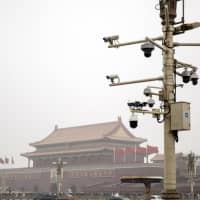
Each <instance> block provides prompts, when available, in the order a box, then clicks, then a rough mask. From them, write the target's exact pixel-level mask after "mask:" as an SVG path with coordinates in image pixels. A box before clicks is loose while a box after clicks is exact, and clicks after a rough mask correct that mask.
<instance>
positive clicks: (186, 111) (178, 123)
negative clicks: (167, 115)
mask: <svg viewBox="0 0 200 200" xmlns="http://www.w3.org/2000/svg"><path fill="white" fill-rule="evenodd" d="M171 130H172V131H175V130H177V131H186V130H190V103H188V102H175V103H172V104H171Z"/></svg>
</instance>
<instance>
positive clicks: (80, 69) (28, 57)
mask: <svg viewBox="0 0 200 200" xmlns="http://www.w3.org/2000/svg"><path fill="white" fill-rule="evenodd" d="M158 2H159V1H158V0H151V1H150V0H140V1H136V0H123V1H119V0H109V1H108V0H101V1H94V0H84V1H81V0H73V1H72V0H34V1H33V0H17V1H16V0H6V1H3V0H2V1H0V36H1V37H0V91H1V99H0V137H1V142H0V157H3V158H4V157H5V156H8V157H11V156H14V158H15V167H21V166H27V160H26V159H25V158H23V157H21V156H20V154H21V153H25V152H28V151H33V150H34V149H33V148H31V147H30V146H29V143H32V142H35V141H38V140H40V139H43V138H44V137H46V136H47V135H48V134H49V133H50V132H51V131H52V130H53V129H54V126H55V124H57V125H58V126H59V127H69V126H78V125H85V124H92V123H100V122H106V121H114V120H117V117H118V116H121V117H122V121H123V122H124V124H125V125H126V126H127V127H128V120H129V117H130V112H129V110H128V107H127V101H128V100H146V98H145V97H144V95H143V89H144V88H145V87H146V86H147V85H151V86H152V85H154V86H160V83H157V82H154V83H143V84H137V85H127V86H121V87H114V88H111V87H109V86H108V81H107V80H106V79H105V76H106V75H107V74H113V73H117V74H119V75H120V77H121V80H122V81H127V80H135V79H141V78H150V77H154V76H159V75H161V74H162V56H161V51H160V50H159V49H156V50H155V51H154V52H153V55H152V57H151V58H149V59H147V58H145V57H144V56H143V53H142V52H141V50H140V45H135V46H127V47H122V48H119V49H108V48H107V45H106V44H105V43H104V42H103V40H102V38H103V37H104V36H108V35H115V34H119V35H120V41H131V40H138V39H143V38H144V37H145V36H149V37H155V36H159V35H161V34H162V32H161V26H160V18H159V12H158V10H156V9H155V5H156V4H157V3H158ZM199 7H200V2H199V1H197V0H190V1H187V0H186V6H185V18H186V22H194V21H200V14H199ZM179 17H181V16H180V13H179ZM199 34H200V29H199V30H198V29H197V30H193V31H190V32H187V33H185V34H184V35H181V36H177V37H176V38H175V40H176V41H194V42H200V38H199ZM199 50H200V47H178V48H177V49H176V55H175V56H176V58H177V59H179V60H182V61H184V62H188V63H191V64H193V65H196V66H198V65H199V64H200V60H199V52H200V51H199ZM178 80H179V81H178V82H179V83H182V81H181V80H180V79H178ZM199 89H200V87H199V85H198V86H192V85H191V83H189V84H188V85H185V87H184V88H183V89H180V88H179V89H178V91H177V97H178V100H181V101H189V102H191V113H192V114H191V115H192V116H191V118H192V119H191V126H192V130H191V131H186V132H180V134H179V143H178V144H177V145H176V146H177V148H176V149H177V150H176V151H177V152H180V151H182V152H184V153H189V151H194V152H195V153H198V154H200V149H199V141H200V135H199V127H200V126H199V122H200V121H199V114H200V106H199V96H200V94H199V92H200V90H199ZM157 105H158V104H157ZM162 127H163V124H158V123H157V122H156V120H155V119H152V117H151V116H149V115H144V116H143V115H140V116H139V127H138V128H137V129H134V130H131V132H132V133H133V134H134V135H136V136H138V137H143V138H147V139H148V144H151V145H157V146H159V150H160V152H163V131H162V130H163V129H162ZM0 167H2V166H0ZM4 167H5V166H4Z"/></svg>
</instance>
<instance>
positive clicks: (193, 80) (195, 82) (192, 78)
mask: <svg viewBox="0 0 200 200" xmlns="http://www.w3.org/2000/svg"><path fill="white" fill-rule="evenodd" d="M190 79H191V81H192V84H193V85H197V84H198V79H199V77H198V75H197V73H196V72H193V73H192V75H191V77H190Z"/></svg>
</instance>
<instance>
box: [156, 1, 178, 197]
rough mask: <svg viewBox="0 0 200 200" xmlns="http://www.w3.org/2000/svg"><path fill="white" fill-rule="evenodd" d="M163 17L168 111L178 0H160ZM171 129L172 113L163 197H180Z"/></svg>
mask: <svg viewBox="0 0 200 200" xmlns="http://www.w3.org/2000/svg"><path fill="white" fill-rule="evenodd" d="M160 3H161V4H160V6H161V8H162V9H163V10H161V12H162V13H161V18H162V19H163V21H162V24H163V35H164V37H163V38H164V39H163V45H164V46H165V47H166V48H167V49H168V50H167V51H163V77H164V80H163V88H164V105H165V109H166V112H167V110H170V105H171V104H172V103H174V102H175V95H174V87H175V81H174V51H173V32H174V26H173V25H174V18H175V17H176V3H177V2H176V0H169V1H160ZM174 134H177V133H174V132H173V131H171V113H170V112H169V113H168V114H166V115H165V122H164V192H163V199H180V197H179V195H178V193H177V192H176V153H175V138H174Z"/></svg>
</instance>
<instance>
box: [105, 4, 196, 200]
mask: <svg viewBox="0 0 200 200" xmlns="http://www.w3.org/2000/svg"><path fill="white" fill-rule="evenodd" d="M178 1H179V2H181V3H182V8H183V9H182V11H183V16H182V18H181V21H180V22H175V18H176V15H177V14H176V9H177V2H178ZM158 5H159V8H160V17H161V19H162V22H161V24H162V31H163V36H159V37H155V38H148V37H146V38H145V39H143V40H138V41H131V42H125V43H120V42H119V36H117V37H116V36H115V37H113V36H111V37H106V39H107V40H105V38H104V42H108V48H119V47H121V46H127V45H134V44H142V47H141V50H142V51H143V52H144V54H145V56H146V57H150V56H151V53H152V50H153V49H154V46H155V47H157V48H159V49H160V50H161V51H162V55H163V75H162V76H160V77H154V78H147V79H141V80H133V81H126V82H120V81H118V82H114V81H112V80H111V84H110V86H120V85H127V84H136V83H142V82H149V81H161V82H162V84H163V86H162V88H158V89H159V91H158V93H155V92H152V90H151V89H157V87H152V88H150V87H148V88H146V89H145V90H144V95H145V96H150V97H152V95H157V96H158V98H159V101H161V106H160V107H159V108H153V106H152V107H151V106H150V108H149V109H148V110H147V109H143V107H145V106H146V105H145V104H141V102H139V101H137V102H129V103H128V106H129V108H130V111H131V112H132V116H131V118H130V120H132V121H130V122H132V123H130V125H131V127H132V128H136V127H137V125H138V122H137V120H136V117H135V113H142V114H151V115H152V117H154V118H156V119H157V121H158V122H159V123H161V122H164V192H163V194H162V196H163V199H180V195H179V194H178V193H177V191H176V154H175V141H176V142H178V131H182V130H190V104H189V103H187V102H176V88H177V87H179V86H181V87H182V86H183V85H182V84H176V75H179V76H181V77H182V79H183V82H184V83H187V82H189V81H192V83H193V85H196V84H197V83H198V75H197V73H196V71H197V67H194V66H192V65H190V64H187V63H184V62H180V61H178V60H176V59H175V58H174V52H175V51H174V48H175V47H178V46H200V43H177V42H173V36H174V35H177V34H182V33H184V32H185V31H188V30H192V29H194V28H198V27H200V22H195V23H191V24H185V22H184V0H159V4H158ZM178 24H179V26H177V25H178ZM159 41H162V43H161V44H159V43H158V42H159ZM181 68H184V71H183V72H182V73H180V72H179V71H178V70H179V69H181ZM188 69H190V70H191V71H188ZM138 102H139V103H138ZM148 102H150V103H151V104H150V105H154V104H153V103H154V101H153V100H152V99H150V100H149V101H148ZM161 116H162V120H161Z"/></svg>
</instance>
